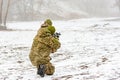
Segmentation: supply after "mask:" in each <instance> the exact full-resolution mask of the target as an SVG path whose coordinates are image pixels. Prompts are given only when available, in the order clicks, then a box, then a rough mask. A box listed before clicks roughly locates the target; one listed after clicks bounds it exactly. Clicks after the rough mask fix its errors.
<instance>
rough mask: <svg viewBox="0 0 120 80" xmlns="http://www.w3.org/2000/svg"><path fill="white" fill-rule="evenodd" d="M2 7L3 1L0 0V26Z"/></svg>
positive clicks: (0, 22)
mask: <svg viewBox="0 0 120 80" xmlns="http://www.w3.org/2000/svg"><path fill="white" fill-rule="evenodd" d="M2 6H3V0H0V25H1V24H2Z"/></svg>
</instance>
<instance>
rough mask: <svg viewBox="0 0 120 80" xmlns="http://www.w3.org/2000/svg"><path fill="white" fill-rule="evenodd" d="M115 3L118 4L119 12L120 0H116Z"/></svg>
mask: <svg viewBox="0 0 120 80" xmlns="http://www.w3.org/2000/svg"><path fill="white" fill-rule="evenodd" d="M116 5H117V6H118V8H119V12H120V0H116Z"/></svg>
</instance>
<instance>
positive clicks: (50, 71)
mask: <svg viewBox="0 0 120 80" xmlns="http://www.w3.org/2000/svg"><path fill="white" fill-rule="evenodd" d="M39 65H40V64H39ZM37 68H38V66H37ZM54 72H55V67H54V66H53V65H52V63H50V62H48V63H47V64H45V74H47V75H53V73H54Z"/></svg>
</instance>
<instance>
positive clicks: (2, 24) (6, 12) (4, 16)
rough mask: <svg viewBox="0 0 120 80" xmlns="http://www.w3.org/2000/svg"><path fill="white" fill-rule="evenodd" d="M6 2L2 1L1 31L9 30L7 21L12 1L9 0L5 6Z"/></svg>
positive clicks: (0, 3)
mask: <svg viewBox="0 0 120 80" xmlns="http://www.w3.org/2000/svg"><path fill="white" fill-rule="evenodd" d="M4 2H5V1H3V0H0V29H1V30H3V29H7V28H6V20H7V15H8V10H9V5H10V0H7V3H5V4H4ZM6 4H7V6H6ZM3 6H4V10H3ZM5 8H6V9H5ZM4 12H5V13H4ZM3 13H4V15H3Z"/></svg>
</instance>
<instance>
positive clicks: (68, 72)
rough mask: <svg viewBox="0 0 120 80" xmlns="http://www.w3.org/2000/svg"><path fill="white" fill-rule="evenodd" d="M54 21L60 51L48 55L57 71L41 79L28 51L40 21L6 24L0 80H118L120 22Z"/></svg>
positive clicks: (0, 48)
mask: <svg viewBox="0 0 120 80" xmlns="http://www.w3.org/2000/svg"><path fill="white" fill-rule="evenodd" d="M112 20H115V19H111V18H109V19H96V18H93V19H77V20H69V21H53V23H54V26H56V29H57V32H61V34H62V35H61V36H60V42H61V44H62V46H61V48H60V49H59V50H58V51H57V52H56V53H55V54H51V57H52V61H51V62H52V63H53V64H54V65H55V67H56V72H55V73H54V75H52V76H47V75H46V76H45V77H44V78H41V77H40V76H39V75H37V74H36V71H37V70H36V68H35V67H34V66H32V65H31V62H30V60H29V57H28V55H29V52H30V48H31V45H32V41H33V38H34V36H35V35H36V32H37V30H38V28H39V27H40V24H42V21H41V22H13V23H8V28H9V29H13V30H12V31H11V30H9V31H0V80H120V20H117V19H116V20H115V21H112Z"/></svg>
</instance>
